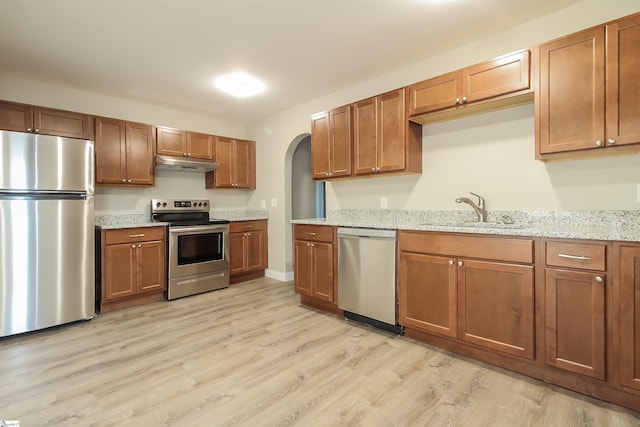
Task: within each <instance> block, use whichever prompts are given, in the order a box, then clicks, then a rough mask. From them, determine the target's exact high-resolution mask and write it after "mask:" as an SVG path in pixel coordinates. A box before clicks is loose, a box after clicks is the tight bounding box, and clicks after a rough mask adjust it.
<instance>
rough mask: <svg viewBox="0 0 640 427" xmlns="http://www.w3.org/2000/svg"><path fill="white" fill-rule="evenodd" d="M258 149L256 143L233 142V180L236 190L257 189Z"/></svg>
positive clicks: (239, 140) (240, 140)
mask: <svg viewBox="0 0 640 427" xmlns="http://www.w3.org/2000/svg"><path fill="white" fill-rule="evenodd" d="M255 168H256V148H255V142H254V141H245V140H242V139H236V140H234V141H233V156H232V167H231V170H232V173H231V176H232V179H233V184H234V187H235V188H256V180H255Z"/></svg>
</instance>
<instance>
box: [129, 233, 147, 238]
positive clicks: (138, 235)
mask: <svg viewBox="0 0 640 427" xmlns="http://www.w3.org/2000/svg"><path fill="white" fill-rule="evenodd" d="M129 237H130V238H134V237H144V233H140V234H129Z"/></svg>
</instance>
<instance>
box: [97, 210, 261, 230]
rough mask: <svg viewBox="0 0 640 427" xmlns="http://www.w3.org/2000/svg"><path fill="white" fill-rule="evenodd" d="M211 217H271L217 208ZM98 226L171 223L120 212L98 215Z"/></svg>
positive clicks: (137, 225) (160, 224) (258, 211)
mask: <svg viewBox="0 0 640 427" xmlns="http://www.w3.org/2000/svg"><path fill="white" fill-rule="evenodd" d="M210 216H211V218H212V219H213V218H215V219H226V220H228V221H250V220H256V219H269V212H268V211H266V210H265V211H262V210H253V211H252V210H247V211H242V210H228V211H225V210H216V211H211V212H210ZM94 225H95V227H96V228H98V229H101V230H109V229H118V228H138V227H163V226H167V225H169V223H168V222H154V221H151V219H150V218H149V215H145V214H118V215H96V217H95V220H94Z"/></svg>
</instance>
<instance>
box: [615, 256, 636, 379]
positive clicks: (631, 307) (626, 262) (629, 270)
mask: <svg viewBox="0 0 640 427" xmlns="http://www.w3.org/2000/svg"><path fill="white" fill-rule="evenodd" d="M618 255H619V256H620V274H619V283H618V284H617V286H618V292H617V295H618V297H617V298H618V302H617V304H616V307H617V309H618V310H619V313H620V324H619V331H618V332H619V333H618V335H617V342H618V348H619V352H620V355H619V358H618V360H617V362H618V363H619V369H620V382H621V383H622V385H625V386H627V387H631V388H634V389H636V390H640V246H638V245H634V246H622V247H621V249H620V251H619V253H618Z"/></svg>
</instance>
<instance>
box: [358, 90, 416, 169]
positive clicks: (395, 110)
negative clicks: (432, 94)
mask: <svg viewBox="0 0 640 427" xmlns="http://www.w3.org/2000/svg"><path fill="white" fill-rule="evenodd" d="M405 107H406V101H405V90H404V89H398V90H394V91H391V92H387V93H384V94H382V95H378V96H375V97H372V98H368V99H365V100H363V101H360V102H356V103H354V104H353V113H354V114H353V115H354V120H353V121H354V127H353V128H354V135H353V140H354V143H353V151H354V168H353V170H354V173H355V174H356V175H369V174H376V173H381V172H382V173H384V172H414V173H420V172H422V127H421V126H420V125H419V124H417V123H413V122H409V120H408V118H407V115H406V108H405Z"/></svg>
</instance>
